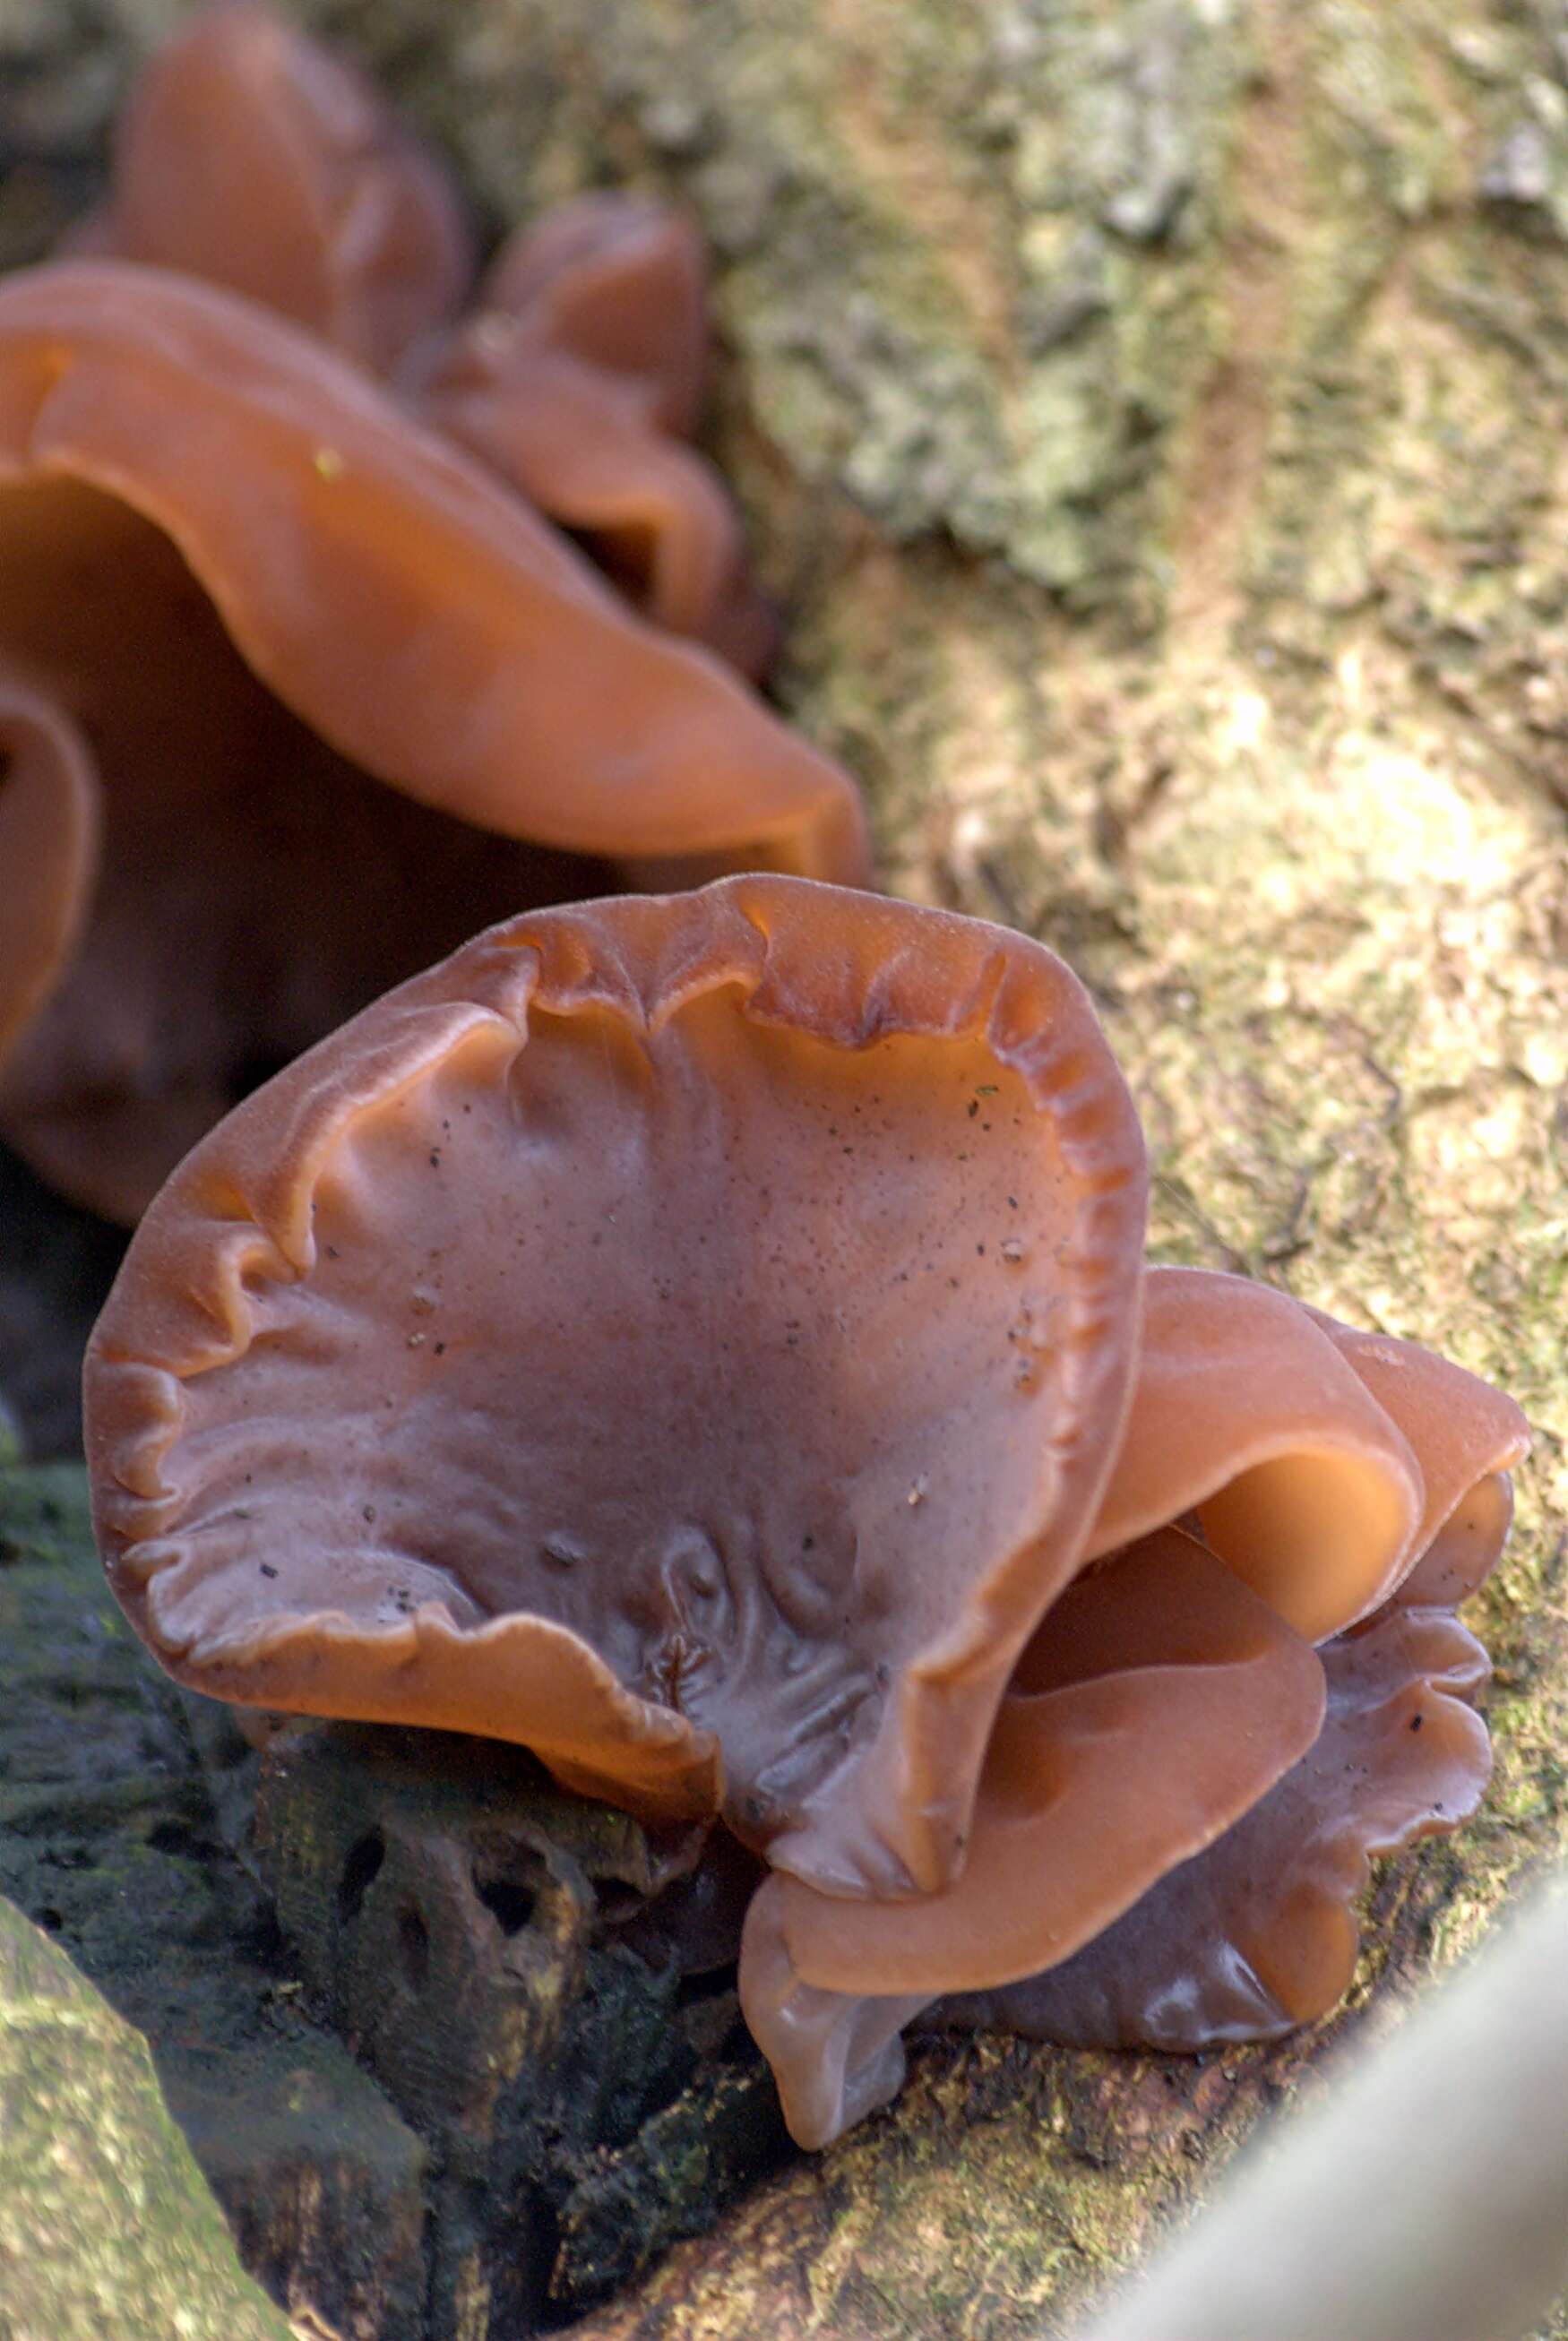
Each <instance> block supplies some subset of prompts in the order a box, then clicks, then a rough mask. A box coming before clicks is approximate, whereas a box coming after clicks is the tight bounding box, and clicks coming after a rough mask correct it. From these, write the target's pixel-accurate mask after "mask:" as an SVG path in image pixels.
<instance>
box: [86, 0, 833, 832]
mask: <svg viewBox="0 0 1568 2341" xmlns="http://www.w3.org/2000/svg"><path fill="white" fill-rule="evenodd" d="M69 249H70V250H72V251H73V252H75V253H77V254H94V255H96V256H102V257H114V258H117V259H123V260H136V261H144V262H147V263H150V264H153V265H155V266H157V267H161V268H169V269H175V270H177V271H178V272H180V273H181V274H185V275H189V276H193V277H196V278H200V279H201V280H203V281H204V282H205V283H208V284H221V285H225V286H226V287H228V288H229V289H230V290H231V291H233V292H236V293H243V294H246V295H247V296H248V297H249V298H250V299H252V300H255V301H258V302H261V303H263V304H265V306H266V307H267V308H269V309H272V310H275V312H276V313H277V314H278V315H280V316H283V317H287V318H289V319H290V320H292V321H293V322H294V323H295V324H298V325H302V326H305V327H306V328H307V329H308V330H309V331H310V332H311V333H312V334H315V336H316V337H317V338H319V339H320V340H322V341H324V342H325V343H327V344H330V345H331V346H332V347H333V348H335V349H336V350H338V351H340V352H342V354H344V355H345V356H347V357H350V358H353V359H354V360H355V361H356V362H357V363H358V364H361V365H363V366H365V367H366V368H368V369H369V370H370V371H371V372H373V373H375V374H380V375H382V376H384V377H385V378H386V379H387V380H388V381H389V382H394V383H395V384H396V385H397V386H398V388H399V389H400V391H401V392H402V393H404V395H405V396H406V397H407V398H408V399H409V400H410V402H411V403H413V405H414V408H415V410H416V411H417V412H418V413H420V414H421V416H422V418H423V419H424V421H425V422H426V423H432V424H434V425H436V426H438V427H439V428H441V429H443V430H444V431H446V432H448V433H450V434H451V436H452V437H453V438H454V439H455V440H457V441H460V442H461V443H463V444H464V445H465V446H466V447H468V448H469V449H470V450H471V452H473V453H474V454H476V455H478V456H480V457H481V458H482V459H483V460H484V461H485V462H486V463H490V464H491V465H492V466H493V467H494V469H495V470H496V471H497V472H499V473H501V474H502V476H503V477H504V479H505V480H506V481H507V482H508V483H510V484H511V485H512V486H513V487H514V488H516V489H518V490H520V491H521V492H522V493H523V494H524V495H525V496H526V497H527V498H528V499H529V501H530V502H531V503H532V504H533V505H534V507H535V508H536V509H537V510H538V511H539V512H541V513H544V514H545V515H547V517H548V518H549V519H551V520H552V521H554V523H556V524H557V525H558V526H560V527H561V528H563V529H567V530H570V531H572V532H573V533H574V534H575V535H576V536H577V538H578V539H579V541H580V542H581V543H583V544H584V546H586V547H587V548H588V549H589V550H591V551H592V553H594V556H595V558H596V559H597V560H598V562H599V563H600V564H601V566H602V567H603V568H604V570H605V571H606V572H607V573H608V574H609V575H610V577H611V578H612V580H613V581H614V583H615V584H616V585H617V586H619V587H621V588H622V589H623V590H624V592H625V593H627V594H628V596H629V597H630V599H631V600H633V601H634V603H636V604H637V606H638V607H639V608H641V609H643V610H644V612H645V613H646V614H647V615H648V616H650V617H651V618H653V619H654V621H655V622H656V623H658V624H660V625H663V626H667V627H669V628H670V629H671V631H672V632H674V633H683V634H690V635H694V636H695V637H697V638H698V639H700V640H702V641H703V642H705V643H707V644H708V645H709V646H710V647H711V648H712V649H714V650H715V651H717V652H719V653H720V655H721V656H723V657H724V658H725V659H727V660H728V661H729V662H730V663H731V664H732V665H734V666H735V667H738V668H740V669H741V670H742V671H743V672H745V673H746V674H748V675H751V676H753V677H755V676H757V675H759V674H761V672H763V670H764V668H765V666H766V665H767V664H768V662H769V661H770V659H771V657H772V653H773V651H774V647H775V645H776V641H777V626H776V623H775V622H774V616H773V613H772V611H771V609H770V608H769V605H768V604H767V603H766V602H765V601H764V597H763V596H762V594H761V593H759V592H758V590H757V588H756V586H755V584H754V582H753V580H752V577H751V573H750V567H749V564H748V562H747V558H746V553H745V547H744V543H743V540H742V533H741V528H740V523H739V519H738V516H737V514H736V513H735V511H734V505H733V503H732V502H731V500H730V496H729V493H728V491H727V490H726V488H725V487H724V483H723V481H722V480H721V479H720V477H719V475H718V473H716V472H715V471H714V467H713V466H712V464H710V463H708V462H707V461H706V459H705V458H704V457H703V456H702V455H700V454H698V453H696V452H695V451H694V449H693V448H691V447H689V446H687V445H685V444H684V442H685V441H686V440H688V439H689V438H690V437H691V436H692V434H693V433H694V431H695V430H696V429H697V426H698V424H699V423H700V422H701V419H702V413H703V408H704V403H705V400H706V393H707V388H708V379H709V374H710V370H711V368H710V359H711V354H712V353H711V334H710V331H709V325H708V285H707V263H706V254H705V251H704V243H703V239H702V236H701V234H700V232H699V231H698V229H697V227H696V224H695V223H694V221H693V220H691V219H690V218H688V217H687V216H686V215H685V214H682V213H680V212H676V211H674V210H672V209H671V207H670V206H669V205H667V204H662V203H658V202H655V201H654V200H653V199H651V198H650V197H647V196H644V195H636V194H620V193H617V192H614V191H611V190H608V189H604V190H600V191H599V192H597V193H595V194H591V195H585V196H582V197H579V198H578V199H576V200H575V201H574V202H572V203H567V204H562V205H560V206H559V207H557V208H556V209H555V210H554V211H551V212H547V213H545V214H544V215H543V216H542V217H541V218H540V219H538V220H535V221H532V222H530V223H528V224H526V225H525V226H524V227H522V228H520V229H519V230H517V231H516V232H515V233H514V234H513V236H512V237H511V238H510V239H509V240H508V241H507V242H506V243H505V244H504V245H503V247H502V250H501V252H500V254H498V255H497V257H496V259H495V261H494V263H493V264H492V265H491V266H490V268H489V269H488V270H487V271H486V273H485V276H484V282H483V284H482V285H481V287H480V288H479V292H478V295H477V298H476V299H475V300H474V303H473V304H472V306H471V307H470V308H469V309H468V311H467V313H466V314H464V315H462V316H459V314H457V313H458V310H459V305H460V304H461V303H462V302H463V300H464V295H465V294H466V293H467V291H468V287H469V282H470V279H471V277H472V275H473V273H474V256H473V239H472V236H471V234H470V232H469V228H468V225H467V222H466V219H465V217H464V210H463V206H462V204H461V203H460V201H459V199H458V195H457V191H456V188H455V186H454V184H453V183H452V182H451V180H450V179H449V177H448V175H447V174H446V173H445V172H444V170H443V169H442V168H441V166H440V165H439V164H437V163H436V162H435V160H434V157H433V156H432V155H430V154H427V153H426V152H425V150H424V148H423V147H422V146H421V145H420V144H418V143H417V141H415V140H414V139H413V138H411V137H410V136H409V134H408V133H407V132H406V131H405V130H404V127H403V126H402V125H401V124H400V123H399V122H398V120H397V118H396V116H395V115H394V113H393V111H392V109H391V108H390V106H388V105H386V104H385V102H384V101H383V100H382V98H381V97H380V96H379V95H378V94H377V92H376V91H375V89H374V88H373V86H372V85H370V83H369V82H367V81H366V80H365V76H364V75H362V74H360V73H359V72H358V71H357V70H356V69H355V66H354V65H352V64H351V63H350V62H349V61H348V60H346V59H345V58H343V57H340V56H338V55H335V53H334V52H333V51H331V50H328V49H325V48H323V47H322V46H321V45H320V44H319V43H317V42H315V41H314V40H312V39H310V38H309V37H308V36H307V35H305V33H303V32H301V31H300V29H299V28H298V27H297V26H296V25H290V24H287V23H285V21H284V20H283V19H282V18H281V17H278V16H275V15H273V14H272V13H271V11H270V10H268V9H266V8H264V7H260V6H256V5H252V0H229V5H218V6H215V7H209V8H206V9H204V10H202V11H201V12H200V13H199V14H198V15H196V16H195V18H194V19H193V21H192V22H191V24H190V25H187V26H186V27H185V29H184V30H183V31H181V32H180V33H178V34H177V35H175V37H174V38H173V39H171V40H170V41H169V42H168V43H166V45H165V46H164V47H163V48H162V49H161V50H160V51H159V52H158V53H157V55H155V57H154V58H153V60H152V62H151V63H150V64H149V65H147V67H146V68H145V71H144V73H143V74H142V75H141V77H140V79H139V80H138V82H137V83H136V85H135V89H134V90H133V92H132V95H131V97H130V100H129V102H128V104H127V105H126V108H125V114H124V115H123V117H122V119H121V121H120V124H119V125H118V133H117V136H116V139H115V174H114V185H113V192H112V194H111V197H110V200H109V202H108V203H107V204H105V207H104V209H103V210H102V211H101V212H99V213H97V214H95V215H94V216H93V217H92V218H91V219H90V220H88V221H86V222H85V223H84V224H83V225H82V226H81V227H80V228H78V229H77V231H76V232H75V235H74V236H73V237H72V238H71V239H70V244H69ZM829 874H834V873H829ZM836 874H838V875H841V876H847V875H848V873H847V872H838V873H836Z"/></svg>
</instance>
